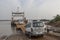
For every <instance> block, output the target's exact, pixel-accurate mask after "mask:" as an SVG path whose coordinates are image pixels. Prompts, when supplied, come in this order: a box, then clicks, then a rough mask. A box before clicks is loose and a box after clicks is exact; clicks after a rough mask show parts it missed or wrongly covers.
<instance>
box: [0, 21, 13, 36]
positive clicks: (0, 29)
mask: <svg viewBox="0 0 60 40" xmlns="http://www.w3.org/2000/svg"><path fill="white" fill-rule="evenodd" d="M12 33H13V29H12V28H11V22H10V21H0V36H1V35H11V34H12Z"/></svg>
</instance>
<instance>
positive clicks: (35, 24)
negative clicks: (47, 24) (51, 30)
mask: <svg viewBox="0 0 60 40" xmlns="http://www.w3.org/2000/svg"><path fill="white" fill-rule="evenodd" d="M43 26H44V24H43V23H42V22H33V27H43Z"/></svg>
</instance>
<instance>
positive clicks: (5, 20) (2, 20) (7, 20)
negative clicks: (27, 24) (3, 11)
mask: <svg viewBox="0 0 60 40" xmlns="http://www.w3.org/2000/svg"><path fill="white" fill-rule="evenodd" d="M0 21H11V20H0Z"/></svg>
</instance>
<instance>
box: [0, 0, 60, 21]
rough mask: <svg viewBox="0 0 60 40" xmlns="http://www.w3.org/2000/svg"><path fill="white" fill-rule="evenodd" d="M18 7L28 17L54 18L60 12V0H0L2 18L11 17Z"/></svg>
mask: <svg viewBox="0 0 60 40" xmlns="http://www.w3.org/2000/svg"><path fill="white" fill-rule="evenodd" d="M17 7H19V8H20V10H19V11H23V12H24V13H25V16H26V18H27V19H52V18H53V16H55V15H56V14H59V13H60V0H0V20H3V19H4V20H7V19H11V14H12V11H15V12H16V9H17Z"/></svg>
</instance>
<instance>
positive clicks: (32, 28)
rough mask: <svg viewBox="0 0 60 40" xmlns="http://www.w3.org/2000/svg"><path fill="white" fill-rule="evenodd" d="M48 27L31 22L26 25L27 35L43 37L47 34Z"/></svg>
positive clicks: (40, 23) (41, 23)
mask: <svg viewBox="0 0 60 40" xmlns="http://www.w3.org/2000/svg"><path fill="white" fill-rule="evenodd" d="M46 31H47V30H46V26H45V24H44V23H43V22H40V21H39V22H37V21H36V22H29V23H27V24H26V31H25V34H27V35H29V36H43V35H44V34H45V33H46Z"/></svg>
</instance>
